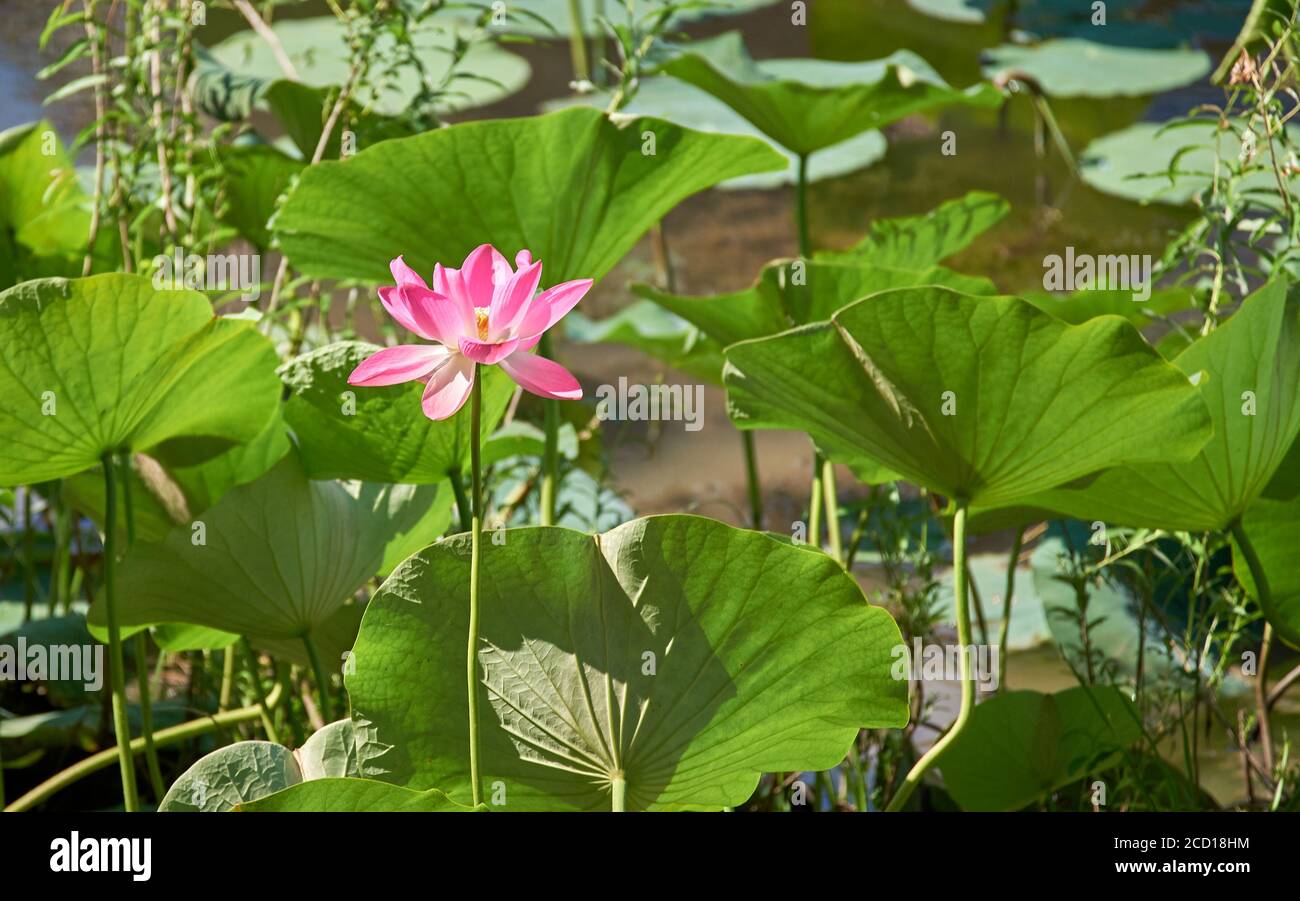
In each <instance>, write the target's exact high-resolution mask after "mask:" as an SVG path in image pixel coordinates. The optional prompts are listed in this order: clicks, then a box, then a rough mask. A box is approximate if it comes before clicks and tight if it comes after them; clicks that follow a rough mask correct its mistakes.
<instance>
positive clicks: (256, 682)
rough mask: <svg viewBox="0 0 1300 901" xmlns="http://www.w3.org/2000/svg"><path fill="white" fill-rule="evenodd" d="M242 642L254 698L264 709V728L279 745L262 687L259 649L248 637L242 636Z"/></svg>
mask: <svg viewBox="0 0 1300 901" xmlns="http://www.w3.org/2000/svg"><path fill="white" fill-rule="evenodd" d="M240 643H241V646H242V647H243V649H244V656H245V657H247V658H248V676H249V680H250V681H251V682H252V684H253V698H254V699H256V701H257V706H258V707H260V708H261V711H262V717H261V719H262V728H263V729H265V730H266V737H267V739H269V740H270V741H272V742H274V743H275V744H277V745H278V744H279V743H280V737H279V735H278V734H277V733H276V731H275V723H274V722H272V720H271V708H270V707H268V706H267V703H266V691H265V689H263V687H262V674H261V673H260V672H258V669H257V651H255V650H253V643H252V642H251V641H249V640H248V639H247V638H241V639H240Z"/></svg>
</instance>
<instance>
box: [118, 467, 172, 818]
mask: <svg viewBox="0 0 1300 901" xmlns="http://www.w3.org/2000/svg"><path fill="white" fill-rule="evenodd" d="M118 463H119V464H120V465H121V467H122V514H123V516H124V518H125V519H126V546H127V548H128V549H130V548H131V546H132V545H134V544H135V503H134V501H133V500H132V498H131V455H130V454H128V453H121V454H119V455H118ZM109 522H112V520H109ZM148 633H149V630H148V629H142V630H141V631H139V632H137V633H135V647H134V650H135V684H136V689H137V690H138V691H139V693H140V731H141V733H142V734H143V736H144V760H145V769H146V770H147V771H148V773H149V787H150V788H152V789H153V796H154V798H155V799H156V800H157V801H159V802H161V801H162V799H163V795H165V794H167V787H166V785H164V784H163V778H162V767H160V766H159V765H158V749H157V748H156V747H154V741H153V699H152V697H151V696H150V694H149V669H148V661H149V634H148Z"/></svg>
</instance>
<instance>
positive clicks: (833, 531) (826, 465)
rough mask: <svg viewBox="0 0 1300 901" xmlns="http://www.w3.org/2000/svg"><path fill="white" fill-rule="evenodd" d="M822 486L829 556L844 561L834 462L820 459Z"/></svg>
mask: <svg viewBox="0 0 1300 901" xmlns="http://www.w3.org/2000/svg"><path fill="white" fill-rule="evenodd" d="M822 488H823V489H824V490H825V493H826V536H827V537H828V538H829V539H830V542H831V556H832V557H834V558H835V559H836V561H837V562H839V563H840V564H841V565H843V563H844V547H843V545H842V543H841V539H840V502H839V498H838V497H837V496H836V495H837V494H838V492H837V491H836V490H835V464H834V463H832V462H831V461H830V460H823V461H822Z"/></svg>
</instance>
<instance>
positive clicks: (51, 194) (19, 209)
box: [0, 120, 90, 275]
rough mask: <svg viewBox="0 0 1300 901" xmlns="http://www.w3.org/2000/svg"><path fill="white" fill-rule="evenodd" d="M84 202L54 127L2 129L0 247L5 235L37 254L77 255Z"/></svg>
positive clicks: (86, 213)
mask: <svg viewBox="0 0 1300 901" xmlns="http://www.w3.org/2000/svg"><path fill="white" fill-rule="evenodd" d="M88 204H89V199H88V198H87V197H86V195H85V192H83V191H82V190H81V187H80V185H79V184H78V183H77V173H76V168H75V167H74V165H73V161H72V159H71V158H70V157H69V156H68V154H67V153H66V151H65V150H64V148H63V143H62V142H61V141H60V140H59V138H58V135H57V134H56V133H55V131H54V126H52V125H51V124H50V123H49V122H47V121H44V120H42V121H40V122H33V123H31V124H29V125H19V126H16V127H14V128H10V129H6V130H5V131H0V252H3V250H4V249H5V248H6V247H7V245H8V243H9V241H7V240H4V238H5V237H9V238H10V240H12V241H14V242H16V243H17V244H20V245H22V246H23V247H24V248H26V249H27V250H28V251H30V252H31V253H33V254H36V255H38V256H56V257H65V256H68V255H70V254H73V253H76V254H77V255H78V256H80V252H81V251H82V250H83V249H84V248H85V246H86V241H87V240H88V235H89V234H90V209H89V205H88ZM10 262H11V263H12V261H10ZM6 268H7V267H5V266H4V262H2V261H0V274H8V275H11V274H12V273H6V271H5V269H6Z"/></svg>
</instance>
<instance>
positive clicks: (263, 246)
mask: <svg viewBox="0 0 1300 901" xmlns="http://www.w3.org/2000/svg"><path fill="white" fill-rule="evenodd" d="M316 116H317V118H318V119H319V116H320V108H319V107H317V108H316ZM305 165H306V163H304V162H303V161H302V160H295V159H293V158H291V157H289V156H286V155H285V154H283V153H281V152H280V151H279V150H276V149H275V148H274V147H269V146H266V145H248V146H236V147H227V148H224V149H223V150H222V152H221V169H222V173H223V175H224V178H223V181H222V183H223V185H224V186H225V191H226V203H225V204H224V205H223V206H222V208H221V212H220V216H219V218H220V219H221V221H222V222H223V223H224V224H226V225H229V226H230V227H231V228H233V229H235V230H236V231H238V232H239V234H240V235H241V236H242V237H244V238H246V239H248V241H249V242H250V243H251V244H253V246H255V247H257V248H258V249H259V250H262V251H265V250H267V249H268V248H269V247H270V246H271V230H270V228H269V227H268V225H267V223H268V222H270V220H271V216H272V215H273V214H274V213H275V209H276V204H277V202H278V200H279V198H280V195H282V194H283V193H284V192H285V191H287V190H288V189H289V186H290V185H291V184H292V183H293V179H294V176H296V175H297V174H298V173H299V172H301V171H302V169H303V167H304V166H305Z"/></svg>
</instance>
